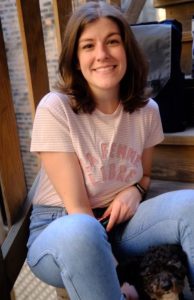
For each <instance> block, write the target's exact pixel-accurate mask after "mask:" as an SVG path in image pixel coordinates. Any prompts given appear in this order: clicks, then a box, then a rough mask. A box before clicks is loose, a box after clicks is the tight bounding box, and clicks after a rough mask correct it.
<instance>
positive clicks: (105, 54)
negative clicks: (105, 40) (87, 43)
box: [96, 45, 109, 60]
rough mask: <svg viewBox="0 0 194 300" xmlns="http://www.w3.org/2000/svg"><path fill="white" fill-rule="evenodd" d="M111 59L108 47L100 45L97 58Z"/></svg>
mask: <svg viewBox="0 0 194 300" xmlns="http://www.w3.org/2000/svg"><path fill="white" fill-rule="evenodd" d="M108 57H109V52H108V49H107V47H106V45H98V46H97V48H96V58H97V60H104V59H107V58H108Z"/></svg>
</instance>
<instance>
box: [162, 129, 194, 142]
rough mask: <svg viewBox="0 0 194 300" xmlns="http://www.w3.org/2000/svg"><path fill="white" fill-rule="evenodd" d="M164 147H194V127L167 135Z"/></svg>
mask: <svg viewBox="0 0 194 300" xmlns="http://www.w3.org/2000/svg"><path fill="white" fill-rule="evenodd" d="M161 144H162V145H188V146H193V145H194V127H190V128H187V129H186V130H185V131H182V132H175V133H165V138H164V141H163V142H162V143H161Z"/></svg>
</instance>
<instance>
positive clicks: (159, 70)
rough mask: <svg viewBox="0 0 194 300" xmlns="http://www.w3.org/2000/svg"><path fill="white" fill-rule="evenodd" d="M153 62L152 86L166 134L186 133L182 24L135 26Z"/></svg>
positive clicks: (138, 38)
mask: <svg viewBox="0 0 194 300" xmlns="http://www.w3.org/2000/svg"><path fill="white" fill-rule="evenodd" d="M131 29H132V31H133V33H134V34H135V37H136V39H137V41H138V43H139V44H140V46H141V48H142V49H143V51H144V53H145V54H146V56H147V58H148V61H149V76H148V85H149V86H151V87H152V88H153V95H152V97H153V99H154V100H155V101H156V102H157V103H158V106H159V109H160V115H161V120H162V126H163V130H164V132H177V131H183V130H184V129H185V107H184V73H182V71H181V66H180V60H181V49H182V24H181V23H180V22H178V21H177V20H165V21H162V22H150V23H140V24H135V25H131Z"/></svg>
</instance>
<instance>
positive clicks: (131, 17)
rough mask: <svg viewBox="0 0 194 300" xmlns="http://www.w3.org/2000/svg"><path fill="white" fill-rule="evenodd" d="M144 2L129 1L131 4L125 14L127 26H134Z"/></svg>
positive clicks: (141, 0)
mask: <svg viewBox="0 0 194 300" xmlns="http://www.w3.org/2000/svg"><path fill="white" fill-rule="evenodd" d="M145 2H146V0H138V1H137V0H131V3H130V5H129V7H128V9H127V11H126V12H125V15H126V17H127V20H128V22H129V24H135V23H136V22H137V20H138V17H139V15H140V13H141V11H142V9H143V7H144V4H145Z"/></svg>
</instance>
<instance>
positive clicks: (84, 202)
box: [40, 152, 93, 215]
mask: <svg viewBox="0 0 194 300" xmlns="http://www.w3.org/2000/svg"><path fill="white" fill-rule="evenodd" d="M40 159H41V162H42V164H43V166H44V168H45V171H46V173H47V175H48V177H49V179H50V181H51V182H52V184H53V186H54V188H55V190H56V191H57V193H58V194H59V196H60V197H61V199H62V200H63V202H64V205H65V208H66V209H67V212H68V213H69V214H72V213H87V214H90V215H93V213H92V209H91V206H90V203H89V199H88V196H87V192H86V188H85V184H84V179H83V174H82V171H81V167H80V164H79V161H78V158H77V156H76V154H75V153H72V152H68V153H64V152H41V153H40Z"/></svg>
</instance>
